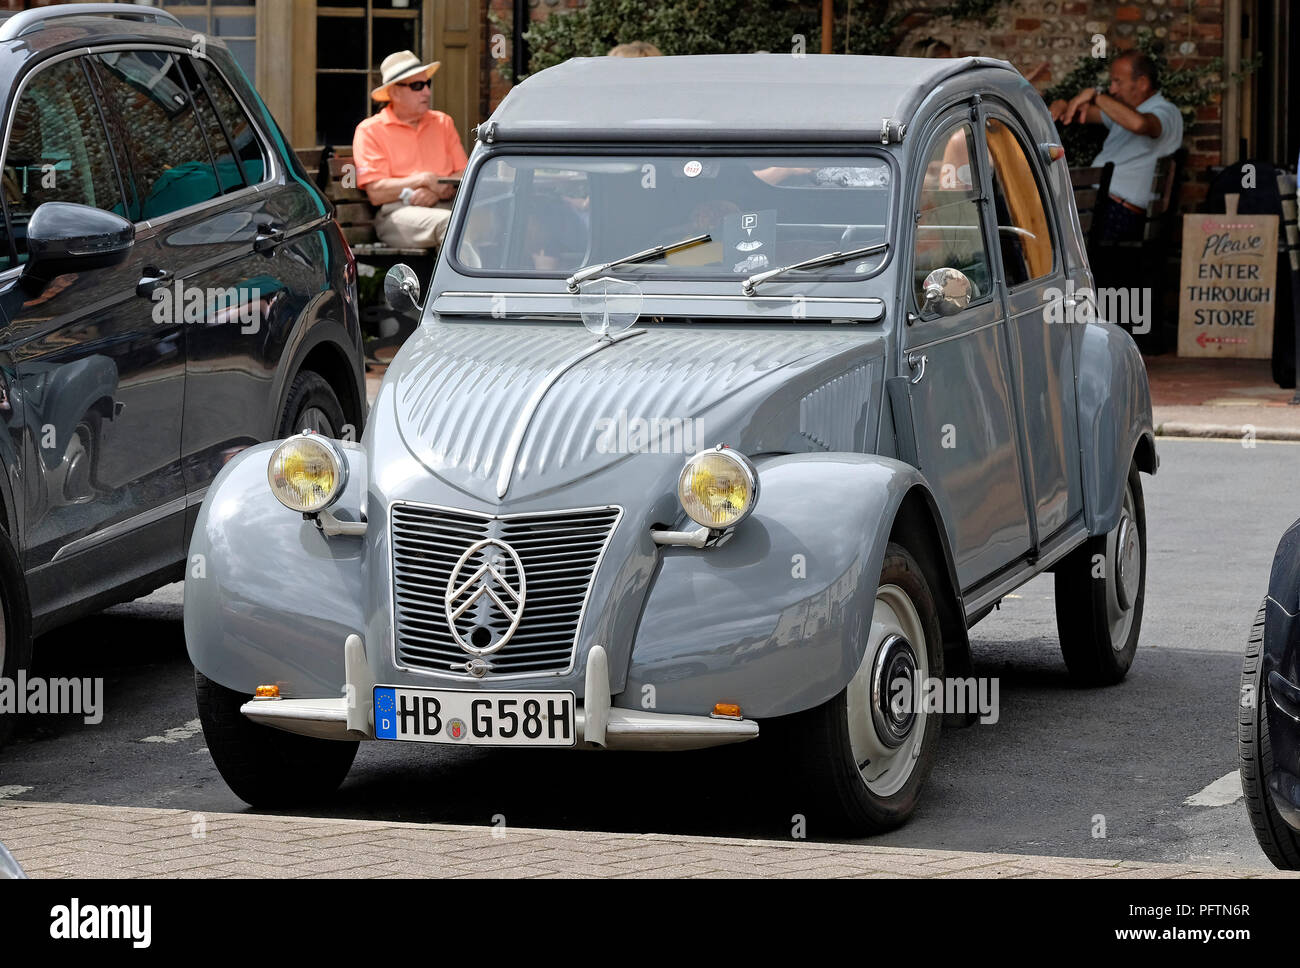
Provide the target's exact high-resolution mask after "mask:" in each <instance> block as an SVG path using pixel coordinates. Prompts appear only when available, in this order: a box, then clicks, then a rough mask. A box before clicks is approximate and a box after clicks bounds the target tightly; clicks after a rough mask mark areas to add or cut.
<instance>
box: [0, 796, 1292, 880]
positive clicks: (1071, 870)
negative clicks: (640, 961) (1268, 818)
mask: <svg viewBox="0 0 1300 968" xmlns="http://www.w3.org/2000/svg"><path fill="white" fill-rule="evenodd" d="M0 842H3V843H4V844H5V845H6V846H7V847H8V848H9V849H10V850H11V851H12V852H13V855H14V857H15V858H17V860H18V862H19V863H20V864H22V865H23V867H24V869H25V870H26V871H27V874H28V875H29V876H30V877H111V878H119V877H128V878H133V877H222V878H225V877H295V878H296V877H367V878H370V877H429V876H440V877H457V878H460V877H652V878H664V877H730V876H734V877H764V878H799V877H864V878H873V877H912V878H951V877H996V878H1011V877H1017V878H1018V877H1082V878H1167V877H1168V878H1192V877H1230V878H1244V877H1300V874H1282V873H1280V872H1278V871H1273V870H1268V871H1242V870H1236V869H1233V870H1227V869H1224V868H1218V867H1214V866H1212V865H1195V864H1146V863H1137V862H1133V861H1113V860H1097V859H1082V858H1065V857H1038V856H1032V855H1028V854H982V853H972V852H966V851H950V850H915V849H910V848H903V847H867V846H861V845H856V844H852V845H850V844H826V843H807V842H803V841H790V842H778V841H764V840H740V839H727V838H718V837H680V836H665V835H661V834H612V833H583V832H574V831H562V830H535V829H523V828H520V829H507V830H504V831H503V830H500V829H498V830H497V832H496V835H495V836H494V834H493V831H492V829H491V828H485V827H467V826H450V825H445V824H412V823H387V822H377V821H361V820H321V819H315V818H307V817H279V816H266V815H258V814H233V813H207V814H202V813H194V812H191V811H188V810H160V809H145V808H138V807H106V806H92V805H83V804H66V803H34V802H27V801H8V802H3V803H0Z"/></svg>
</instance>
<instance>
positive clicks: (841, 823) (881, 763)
mask: <svg viewBox="0 0 1300 968" xmlns="http://www.w3.org/2000/svg"><path fill="white" fill-rule="evenodd" d="M942 677H943V641H942V637H941V634H940V631H939V619H938V610H937V608H936V605H935V601H934V595H933V593H932V592H931V590H930V586H929V583H928V582H927V581H926V579H925V575H924V573H922V571H921V569H920V566H918V565H917V563H916V559H915V558H913V557H912V555H911V554H910V553H909V552H908V551H907V549H905V548H904V547H902V546H901V545H898V544H894V543H891V544H890V545H889V547H888V548H887V549H886V552H885V562H884V567H883V568H882V569H881V572H880V583H879V586H878V588H877V591H876V601H875V608H874V609H873V612H872V616H871V628H870V630H869V631H868V635H867V647H866V650H865V652H864V654H863V657H862V661H861V662H860V663H859V665H858V668H857V670H856V672H855V673H854V675H853V678H852V679H851V680H850V681H849V684H848V685H847V686H846V687H845V688H844V689H843V690H842V691H841V692H840V693H839V694H838V695H836V696H834V697H833V698H832V699H830V700H829V701H827V702H825V703H823V704H822V705H820V706H818V707H816V708H814V709H811V710H808V711H807V712H804V713H799V714H798V715H795V716H788V717H784V718H783V719H781V720H774V721H772V722H771V724H770V728H771V731H772V732H774V733H775V742H777V743H779V744H780V746H781V747H782V752H783V753H784V755H785V756H786V757H788V761H789V766H790V769H791V773H792V777H791V778H792V779H794V780H795V782H797V783H798V784H799V786H798V787H797V788H796V790H797V791H798V792H797V793H796V796H806V797H807V799H808V802H809V804H810V807H809V815H808V822H809V827H810V828H815V827H818V826H822V827H824V828H825V829H829V830H832V831H836V832H843V833H848V834H852V835H858V836H864V835H868V834H874V833H880V832H883V831H886V830H891V829H893V828H895V827H898V826H900V825H901V824H903V823H904V822H905V821H906V820H907V818H908V817H909V816H911V814H912V812H913V810H915V809H916V804H917V802H918V800H919V798H920V792H921V787H922V785H923V784H924V783H925V779H926V777H927V776H928V775H929V773H930V768H931V767H932V766H933V764H934V757H935V751H936V750H937V749H938V744H939V730H940V726H941V724H942V719H943V716H942V712H941V711H939V710H930V709H927V703H926V701H925V696H926V683H927V680H941V679H942ZM793 805H794V806H795V807H796V808H797V807H798V801H797V800H796V801H794V804H793ZM819 821H820V823H819Z"/></svg>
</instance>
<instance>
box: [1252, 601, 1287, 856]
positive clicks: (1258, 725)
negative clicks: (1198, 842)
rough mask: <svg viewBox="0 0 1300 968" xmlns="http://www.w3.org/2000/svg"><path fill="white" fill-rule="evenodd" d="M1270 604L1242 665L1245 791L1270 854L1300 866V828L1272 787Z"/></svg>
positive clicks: (1260, 837)
mask: <svg viewBox="0 0 1300 968" xmlns="http://www.w3.org/2000/svg"><path fill="white" fill-rule="evenodd" d="M1264 610H1265V606H1264V605H1261V606H1260V607H1259V614H1257V615H1256V616H1255V624H1254V625H1253V626H1251V629H1250V638H1249V639H1248V640H1247V642H1246V658H1245V661H1244V662H1243V663H1242V667H1241V704H1240V708H1239V710H1238V715H1237V753H1238V757H1239V758H1240V760H1241V792H1242V793H1243V794H1245V797H1246V813H1247V814H1248V815H1249V817H1250V824H1251V826H1252V827H1254V828H1255V839H1257V840H1258V841H1259V846H1260V847H1261V848H1262V849H1263V851H1264V855H1265V856H1266V857H1268V859H1269V860H1271V861H1272V862H1273V864H1274V866H1275V867H1277V868H1278V869H1280V870H1284V871H1296V870H1300V834H1297V833H1296V832H1295V831H1294V830H1293V829H1291V827H1290V826H1289V825H1288V824H1287V823H1286V821H1285V820H1283V819H1282V818H1281V817H1280V816H1279V815H1278V812H1277V808H1276V807H1275V806H1274V805H1273V798H1272V796H1270V794H1269V792H1268V778H1269V774H1271V773H1272V772H1273V746H1272V744H1271V743H1270V741H1269V737H1268V706H1267V703H1268V696H1267V695H1266V690H1265V682H1264V677H1263V674H1262V663H1261V662H1260V659H1261V653H1262V652H1263V648H1264Z"/></svg>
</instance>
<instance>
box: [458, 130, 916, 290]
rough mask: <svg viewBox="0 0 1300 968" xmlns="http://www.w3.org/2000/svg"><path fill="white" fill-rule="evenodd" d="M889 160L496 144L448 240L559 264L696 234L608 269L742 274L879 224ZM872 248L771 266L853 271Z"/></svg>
mask: <svg viewBox="0 0 1300 968" xmlns="http://www.w3.org/2000/svg"><path fill="white" fill-rule="evenodd" d="M892 182H893V179H892V175H891V169H890V167H889V164H888V163H887V162H886V161H885V159H884V158H882V157H875V156H871V155H865V154H864V155H857V156H852V157H840V156H836V157H830V156H807V155H789V156H755V155H749V156H744V155H718V154H709V155H703V154H701V155H698V156H689V155H660V156H652V155H649V156H648V155H637V156H634V157H633V156H625V157H621V156H600V157H596V156H577V155H545V156H537V155H534V156H523V155H499V156H497V157H494V158H491V159H489V160H488V161H486V162H485V163H484V164H483V165H482V166H481V167H480V168H479V170H478V172H477V175H476V176H475V178H474V183H473V187H472V189H471V195H470V199H469V208H468V211H467V213H466V217H465V219H464V222H463V228H462V230H461V233H460V237H459V239H458V240H457V242H456V245H455V248H454V252H455V256H456V262H457V263H459V265H460V266H461V267H462V268H464V269H466V270H468V271H470V272H472V273H476V272H482V273H487V274H490V275H494V276H497V275H511V276H521V275H523V276H529V275H535V276H547V277H556V278H561V279H563V278H566V277H568V276H569V275H570V274H572V273H573V272H574V271H575V270H577V269H580V268H582V267H583V266H590V265H593V264H597V263H602V262H612V261H614V260H617V259H623V258H625V257H627V256H629V255H631V254H633V253H636V252H639V251H641V250H644V249H648V248H651V247H653V246H656V245H662V244H665V243H676V242H680V241H681V240H682V239H686V238H689V237H692V236H698V235H701V234H708V235H709V236H710V240H709V241H708V242H705V243H703V244H698V245H692V246H689V247H687V248H683V249H679V250H676V251H671V252H668V253H666V254H664V255H662V256H657V257H655V258H653V259H649V260H646V261H643V262H638V263H635V264H630V265H620V266H619V267H618V268H617V269H614V270H612V274H614V275H619V276H623V275H626V276H627V277H628V278H638V279H654V278H665V279H728V280H740V279H744V278H745V277H747V276H751V275H753V274H754V273H756V272H762V271H763V270H765V269H773V268H776V267H778V266H786V265H790V264H792V263H796V262H800V261H802V260H805V259H809V258H812V257H814V256H819V255H824V254H826V253H827V252H832V251H835V250H845V251H847V250H849V249H857V248H861V247H863V246H866V245H868V244H870V243H872V242H879V241H882V240H884V239H885V238H886V233H887V226H888V224H889V210H890V204H891V199H892V197H893V185H892ZM884 258H885V257H884V255H882V254H877V255H872V256H869V257H867V258H862V259H854V260H852V261H849V262H846V263H844V264H842V265H831V266H823V267H818V268H813V269H808V270H798V271H795V272H792V273H790V274H789V275H788V276H782V277H781V278H782V280H783V281H784V280H789V281H799V280H801V279H802V280H807V279H811V278H815V279H819V280H820V279H840V280H849V279H861V278H863V277H864V276H865V275H868V274H870V273H872V272H874V271H875V270H876V269H878V268H879V267H880V266H881V265H882V263H883V261H884Z"/></svg>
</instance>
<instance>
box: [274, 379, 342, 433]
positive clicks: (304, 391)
mask: <svg viewBox="0 0 1300 968" xmlns="http://www.w3.org/2000/svg"><path fill="white" fill-rule="evenodd" d="M318 416H319V418H323V420H324V421H325V422H326V423H327V424H328V426H315V425H314V424H319V423H320V419H312V418H317V417H318ZM347 422H348V421H347V418H346V417H344V415H343V407H342V405H341V404H340V403H339V398H338V394H336V393H335V392H334V388H333V387H331V386H330V385H329V384H328V383H327V382H325V378H324V377H323V376H321V375H320V374H319V373H314V372H313V371H311V370H303V371H302V372H301V373H299V374H298V375H297V376H296V377H294V378H293V383H291V384H290V385H289V396H288V397H287V398H286V399H285V401H284V411H283V412H282V413H281V415H280V424H279V426H278V427H277V428H276V434H275V439H276V440H282V439H284V438H285V437H292V436H293V435H294V434H299V433H302V431H303V430H305V429H307V428H308V427H310V429H312V430H315V431H317V432H318V433H321V434H323V435H324V436H326V437H333V438H336V439H337V438H339V437H342V436H343V433H344V427H346V426H347Z"/></svg>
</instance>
